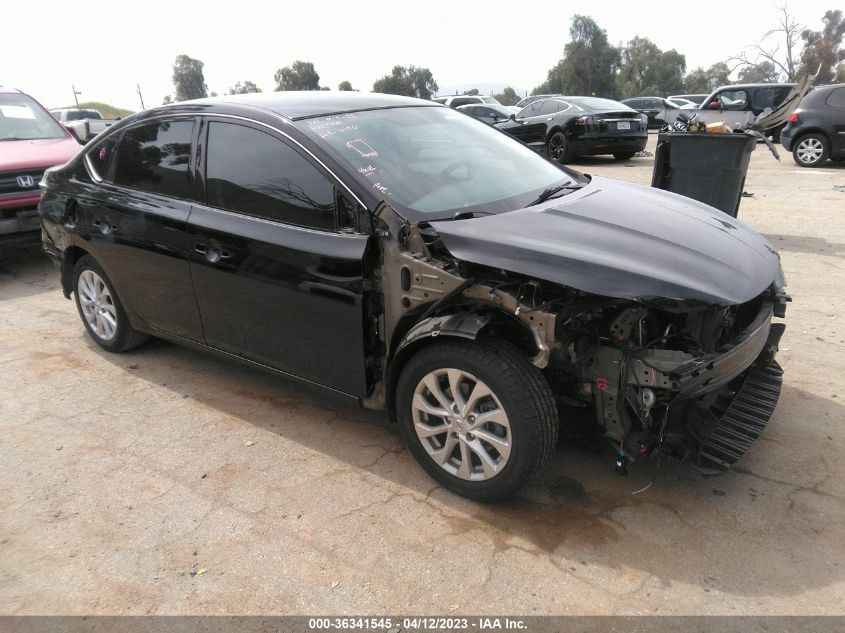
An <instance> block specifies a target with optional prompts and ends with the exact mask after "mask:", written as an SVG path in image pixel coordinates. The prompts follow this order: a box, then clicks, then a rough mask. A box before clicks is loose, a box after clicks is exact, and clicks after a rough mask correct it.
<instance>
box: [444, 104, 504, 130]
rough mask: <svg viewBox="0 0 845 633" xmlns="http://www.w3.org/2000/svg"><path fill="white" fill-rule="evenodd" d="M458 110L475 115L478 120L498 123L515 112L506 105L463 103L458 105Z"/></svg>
mask: <svg viewBox="0 0 845 633" xmlns="http://www.w3.org/2000/svg"><path fill="white" fill-rule="evenodd" d="M457 110H458V112H463V113H464V114H468V115H469V116H471V117H475V118H476V119H478V120H479V121H483V122H484V123H489V124H491V125H492V124H493V123H498V122H499V121H506V120H507V119H509V118H510V116H511V115H512V114H515V112H514V111H513V110H512V109H511V108H509V107H508V106H503V105H496V104H490V105H486V104H485V105H478V104H472V105H463V106H458V108H457Z"/></svg>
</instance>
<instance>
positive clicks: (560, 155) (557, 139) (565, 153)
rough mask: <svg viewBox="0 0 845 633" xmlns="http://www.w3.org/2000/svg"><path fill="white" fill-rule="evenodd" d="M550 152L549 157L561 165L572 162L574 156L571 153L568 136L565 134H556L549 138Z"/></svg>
mask: <svg viewBox="0 0 845 633" xmlns="http://www.w3.org/2000/svg"><path fill="white" fill-rule="evenodd" d="M548 150H549V157H550V158H553V159H554V160H556V161H557V162H559V163H565V162H568V161H570V160H572V154H571V153H570V152H569V143H567V142H566V136H565V135H564V133H563V132H555V133H554V134H552V135H551V136H550V137H549V142H548Z"/></svg>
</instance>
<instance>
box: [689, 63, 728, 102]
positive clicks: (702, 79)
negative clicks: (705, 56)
mask: <svg viewBox="0 0 845 633" xmlns="http://www.w3.org/2000/svg"><path fill="white" fill-rule="evenodd" d="M730 74H731V69H730V68H728V65H727V64H726V63H725V62H716V63H715V64H713V65H712V66H711V67H710V68H708V69H707V70H704V69H703V68H702V67H701V66H699V67H698V68H694V69H693V70H691V71H690V73H689V74H688V75H687V76H686V77H685V78H684V88H685V90H686V92H688V93H689V94H701V93H708V94H709V93H710V92H712V91H713V90H714V89H715V88H718V87H719V86H724V85H725V84H727V83H730V80H729V79H728V76H729V75H730Z"/></svg>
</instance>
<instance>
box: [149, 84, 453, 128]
mask: <svg viewBox="0 0 845 633" xmlns="http://www.w3.org/2000/svg"><path fill="white" fill-rule="evenodd" d="M186 104H187V105H217V104H220V105H226V104H233V105H242V106H252V107H255V108H261V109H263V110H268V111H270V112H273V113H275V114H278V115H280V116H283V117H285V118H287V119H291V120H293V121H296V120H298V119H308V118H311V117H317V116H327V115H333V114H345V113H347V112H358V111H361V110H379V109H384V108H402V107H409V106H428V107H435V108H440V107H443V106H442V105H440V104H439V103H435V102H433V101H428V100H425V99H415V98H413V97H401V96H397V95H387V94H381V93H377V92H364V93H361V92H346V91H343V92H329V91H323V90H312V91H301V92H293V91H291V92H258V93H251V94H243V95H223V96H220V97H209V98H205V99H194V100H191V101H180V102H178V103H176V104H173V105H186ZM166 107H171V106H166Z"/></svg>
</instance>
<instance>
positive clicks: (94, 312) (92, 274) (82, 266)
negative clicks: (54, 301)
mask: <svg viewBox="0 0 845 633" xmlns="http://www.w3.org/2000/svg"><path fill="white" fill-rule="evenodd" d="M73 287H74V293H73V294H74V299H75V301H76V309H77V310H78V311H79V316H80V317H81V318H82V323H83V324H84V325H85V329H86V330H87V332H88V334H89V335H90V336H91V338H93V339H94V342H95V343H97V345H99V346H100V347H102V348H103V349H105V350H108V351H109V352H124V351H126V350H128V349H131V348H133V347H137V346H138V345H140V344H141V343H143V342H144V341H146V340H147V338H148V337H147V336H146V335H145V334H142V333H141V332H138V331H137V330H135V329H133V328H132V326H131V325H130V323H129V318H128V317H127V316H126V311H125V310H124V309H123V306H122V305H121V303H120V299H118V297H117V293H116V292H115V291H114V286H113V285H112V283H111V281H110V280H109V278H108V277H107V276H106V273H105V271H104V270H103V269H102V267H100V265H99V264H98V263H97V261H96V260H95V259H94V258H93V257H91V256H90V255H85V256H83V257H81V258H80V259H79V261H78V262H76V265H75V266H74V268H73Z"/></svg>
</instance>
